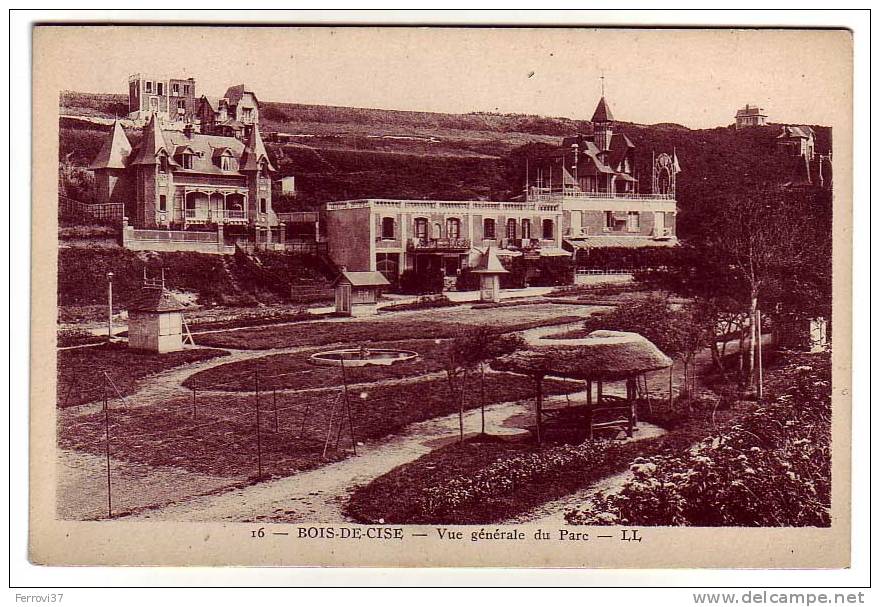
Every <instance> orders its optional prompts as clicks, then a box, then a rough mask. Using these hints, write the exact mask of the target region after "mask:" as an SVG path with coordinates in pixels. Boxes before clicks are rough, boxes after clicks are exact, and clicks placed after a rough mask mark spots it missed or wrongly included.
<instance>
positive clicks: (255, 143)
mask: <svg viewBox="0 0 880 607" xmlns="http://www.w3.org/2000/svg"><path fill="white" fill-rule="evenodd" d="M264 158H265V159H266V164H267V165H268V167H269V170H270V171H274V170H275V167H273V166H272V163H271V162H270V161H269V155H268V154H267V153H266V146H265V145H263V138H262V137H261V136H260V126H259V125H258V124H255V125H254V128H253V129H251V134H250V137H248V142H247V145H246V146H245V148H244V152H242V154H241V168H240V169H239V170H240V171H242V172H244V171H258V170H259V169H260V167H259V163H260V161H261V160H262V159H264Z"/></svg>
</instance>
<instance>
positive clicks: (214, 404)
mask: <svg viewBox="0 0 880 607" xmlns="http://www.w3.org/2000/svg"><path fill="white" fill-rule="evenodd" d="M477 381H478V379H477V378H476V377H474V378H472V379H471V382H472V384H473V385H472V388H471V390H470V393H471V394H477V393H478V388H477V383H476V382H477ZM486 388H487V391H486V392H487V401H488V402H490V403H496V402H506V401H513V400H521V399H529V398H531V397H533V395H534V385H533V382H532V381H531V380H529V379H526V378H524V377H521V376H515V375H507V374H492V375H490V376H487V381H486ZM577 389H578V386H577V385H576V384H572V383H566V382H560V381H547V382H545V391H546V392H547V393H548V394H554V393H555V394H559V393H562V392H566V391H574V390H577ZM341 393H342V392H341V390H339V389H328V390H324V391H321V392H311V393H308V394H295V393H278V394H277V400H273V395H272V393H271V392H270V393H265V392H264V393H261V396H260V400H259V411H260V446H261V454H262V462H263V476H264V478H267V477H277V476H285V475H289V474H291V473H293V472H296V471H297V470H303V469H308V468H313V467H317V466H319V465H321V464H323V463H325V461H327V460H325V459H324V458H323V457H322V451H323V448H324V442H325V440H326V438H327V436H328V428H329V422H330V419H331V416H333V419H334V424H333V427H332V428H333V430H332V431H331V432H330V434H331V436H332V439H331V441H330V444H331V448H330V449H329V452H328V458H327V459H329V460H334V459H340V458H342V457H344V456H345V452H344V449H345V448H347V447H348V446H349V445H350V439H349V438H348V437H349V433H348V431H347V423H348V420H347V419H344V418H343V419H344V421H345V426H344V433H343V435H342V438H341V441H340V443H339V446H340V449H335V447H336V430H337V429H338V427H339V423H338V422H339V421H340V414H339V412H338V410H336V403H337V402H339V401H340V397H341ZM256 403H257V399H256V397H255V395H254V394H230V395H228V396H222V397H217V396H211V397H208V396H201V397H198V398H197V401H196V404H195V408H193V403H192V400H191V398H185V397H184V398H178V399H174V400H170V401H168V402H166V403H163V404H162V405H156V406H152V405H151V406H144V407H114V408H113V409H112V410H111V411H110V414H109V417H110V437H111V438H110V450H111V456H112V457H114V458H116V459H119V460H124V461H129V462H134V463H141V464H147V465H150V466H176V467H179V468H182V469H185V470H189V471H192V472H198V473H202V474H210V475H215V476H222V477H228V478H230V482H231V483H232V482H239V481H241V480H242V479H247V478H253V477H255V476H256V475H257V441H256V427H257V423H256V421H257V419H256V414H257V407H256ZM350 403H351V409H352V416H351V422H352V425H353V429H354V435H355V437H356V439H357V440H358V441H370V440H377V439H381V438H383V437H386V436H388V435H391V434H394V433H396V432H398V431H400V430H402V429H403V428H404V427H406V426H407V425H408V424H411V423H414V422H418V421H424V420H427V419H432V418H435V417H439V416H445V415H450V414H453V413H455V412H457V411H458V405H457V404H456V403H455V402H454V401H453V400H452V399H450V398H449V392H448V388H447V385H446V382H445V380H442V379H433V380H424V381H420V382H413V383H408V384H401V385H389V386H379V387H376V388H374V389H370V390H363V391H358V392H357V393H356V394H351V397H350ZM465 406H466V408H467V409H473V408H476V407H479V402H477V399H476V398H471V399H468V400H467V402H466V403H465ZM276 408H277V411H278V413H277V419H278V431H277V432H276V431H275V418H276V414H275V410H276ZM334 412H335V413H334ZM104 432H105V429H104V415H103V413H102V412H96V413H92V414H87V415H82V416H62V417H60V418H59V429H58V443H59V446H60V447H62V448H67V449H74V450H78V451H85V452H88V453H92V454H96V455H101V454H103V453H104ZM181 497H185V496H181Z"/></svg>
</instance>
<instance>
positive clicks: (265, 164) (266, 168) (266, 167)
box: [260, 158, 269, 177]
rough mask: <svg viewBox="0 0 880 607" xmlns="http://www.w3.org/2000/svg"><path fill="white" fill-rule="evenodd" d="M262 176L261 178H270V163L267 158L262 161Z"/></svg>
mask: <svg viewBox="0 0 880 607" xmlns="http://www.w3.org/2000/svg"><path fill="white" fill-rule="evenodd" d="M260 176H261V177H268V176H269V163H268V162H267V161H266V159H265V158H263V159H262V160H261V161H260Z"/></svg>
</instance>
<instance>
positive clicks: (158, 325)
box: [128, 286, 185, 353]
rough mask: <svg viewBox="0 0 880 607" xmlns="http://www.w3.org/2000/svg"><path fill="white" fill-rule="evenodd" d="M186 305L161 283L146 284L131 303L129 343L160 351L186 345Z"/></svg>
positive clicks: (136, 347) (134, 346) (170, 350)
mask: <svg viewBox="0 0 880 607" xmlns="http://www.w3.org/2000/svg"><path fill="white" fill-rule="evenodd" d="M184 309H185V306H184V305H183V304H182V303H181V302H180V301H178V300H177V298H176V297H174V295H172V294H171V293H169V292H168V291H166V290H165V289H164V288H162V287H161V286H145V287H144V288H143V289H142V290H141V292H140V294H139V295H138V296H137V297H136V298H135V299H134V300H133V301H131V302H130V303H129V304H128V347H129V348H133V349H137V350H149V351H152V352H159V353H164V352H175V351H177V350H181V349H183V310H184Z"/></svg>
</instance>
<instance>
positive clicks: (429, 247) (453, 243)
mask: <svg viewBox="0 0 880 607" xmlns="http://www.w3.org/2000/svg"><path fill="white" fill-rule="evenodd" d="M470 248H471V241H470V240H468V239H467V238H413V239H412V240H411V241H410V242H409V249H410V250H412V251H421V252H426V253H427V252H442V251H450V252H465V251H469V250H470Z"/></svg>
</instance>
